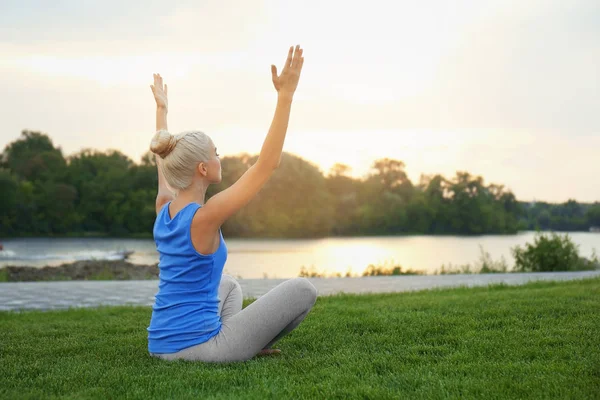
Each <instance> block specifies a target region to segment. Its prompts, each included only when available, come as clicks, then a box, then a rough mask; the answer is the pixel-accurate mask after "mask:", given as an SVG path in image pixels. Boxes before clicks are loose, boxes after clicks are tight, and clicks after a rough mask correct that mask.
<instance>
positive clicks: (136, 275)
mask: <svg viewBox="0 0 600 400" xmlns="http://www.w3.org/2000/svg"><path fill="white" fill-rule="evenodd" d="M158 272H159V270H158V264H154V265H138V264H131V263H129V262H127V261H122V260H119V261H103V260H86V261H76V262H73V263H68V264H62V265H59V266H46V267H42V268H36V267H26V266H12V265H10V266H7V267H3V268H0V281H5V282H32V281H64V280H74V281H81V280H144V279H158Z"/></svg>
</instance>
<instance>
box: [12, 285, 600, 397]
mask: <svg viewBox="0 0 600 400" xmlns="http://www.w3.org/2000/svg"><path fill="white" fill-rule="evenodd" d="M250 302H251V300H245V302H244V306H246V305H247V304H248V303H250ZM598 304H600V278H593V279H584V280H576V281H566V282H530V283H528V284H525V285H523V286H507V285H493V286H489V287H479V288H459V289H434V290H427V291H420V292H406V293H395V294H379V295H337V296H332V297H320V298H319V299H318V300H317V303H316V304H315V307H314V309H313V310H312V312H311V313H310V314H309V315H308V316H307V318H306V319H305V321H304V322H303V324H302V325H301V326H300V327H299V328H298V329H297V330H296V331H294V332H292V333H291V334H290V335H288V336H287V337H285V338H283V339H282V340H281V341H280V342H279V343H278V346H275V347H279V348H281V349H282V351H283V353H282V354H281V355H280V356H273V357H270V358H254V359H252V360H250V361H248V362H245V363H232V364H203V363H194V362H186V361H177V362H174V363H169V362H165V361H162V360H158V359H154V358H151V357H150V356H149V355H148V353H147V341H146V340H147V339H146V338H147V333H146V327H147V326H148V323H149V320H150V315H151V309H150V308H149V307H101V308H97V309H79V310H68V311H52V312H36V311H32V312H22V313H9V312H1V313H0V334H1V335H2V340H1V341H0V359H1V360H2V362H0V398H48V397H54V396H56V397H65V398H100V399H105V398H139V399H148V398H190V399H191V398H193V399H196V398H234V397H241V398H255V399H262V398H331V397H344V398H346V397H348V398H403V397H410V398H426V399H431V398H507V399H513V398H594V397H596V398H597V396H598V394H599V393H600V392H599V388H600V335H599V334H598V332H600V313H599V312H598Z"/></svg>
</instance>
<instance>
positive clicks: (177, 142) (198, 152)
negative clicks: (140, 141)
mask: <svg viewBox="0 0 600 400" xmlns="http://www.w3.org/2000/svg"><path fill="white" fill-rule="evenodd" d="M210 143H211V139H210V137H209V136H208V135H207V134H205V133H204V132H200V131H186V132H181V133H179V134H178V135H171V134H170V133H169V132H168V131H167V130H165V129H161V130H158V131H157V132H156V134H155V135H154V137H153V138H152V142H151V143H150V151H152V152H153V153H154V154H157V155H158V156H160V158H162V160H163V161H162V162H161V163H160V168H161V170H162V172H163V175H164V176H165V179H166V180H167V183H168V184H169V186H170V187H171V188H172V189H173V190H175V191H177V192H178V191H180V190H183V189H186V188H187V187H189V186H190V185H191V184H192V179H193V178H194V170H195V169H196V166H197V165H198V163H199V162H207V161H208V160H210V159H211V153H212V146H211V144H210Z"/></svg>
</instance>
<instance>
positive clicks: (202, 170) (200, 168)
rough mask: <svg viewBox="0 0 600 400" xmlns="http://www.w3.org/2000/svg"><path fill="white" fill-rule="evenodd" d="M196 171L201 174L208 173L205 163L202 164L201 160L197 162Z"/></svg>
mask: <svg viewBox="0 0 600 400" xmlns="http://www.w3.org/2000/svg"><path fill="white" fill-rule="evenodd" d="M198 172H199V173H200V175H202V176H206V175H208V170H207V169H206V165H204V163H203V162H201V163H199V164H198Z"/></svg>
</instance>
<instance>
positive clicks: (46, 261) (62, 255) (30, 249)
mask: <svg viewBox="0 0 600 400" xmlns="http://www.w3.org/2000/svg"><path fill="white" fill-rule="evenodd" d="M569 236H570V237H571V239H572V240H573V242H574V243H575V244H577V245H579V252H580V255H582V256H584V257H589V256H591V255H592V250H593V249H594V248H595V249H596V251H597V252H598V253H600V234H598V233H589V232H575V233H569ZM534 237H535V232H521V233H519V234H517V235H488V236H471V237H466V236H423V235H414V236H381V237H353V238H337V237H331V238H322V239H304V240H297V239H229V238H227V237H225V241H226V243H227V248H228V250H229V252H228V256H227V263H226V264H225V268H224V273H226V274H230V275H233V276H235V277H242V278H264V277H268V278H293V277H297V276H298V275H299V273H300V270H301V268H303V267H304V268H306V269H307V270H311V269H314V270H315V272H318V273H324V274H325V275H326V276H332V275H335V274H337V273H339V274H341V275H342V276H345V275H346V273H347V272H348V271H350V272H351V274H352V275H362V273H363V272H364V271H365V269H366V268H367V267H368V266H369V264H375V265H377V266H383V267H385V268H390V267H392V266H397V265H400V266H401V267H402V270H404V271H406V270H407V269H414V270H424V271H425V272H426V273H433V272H434V271H435V270H439V269H440V267H441V266H442V264H445V265H446V266H448V264H452V265H453V266H458V265H463V264H467V263H470V264H474V263H475V262H477V261H478V260H479V257H480V246H481V247H483V249H484V251H486V252H489V253H490V256H491V258H492V260H494V261H499V260H500V258H501V257H504V258H505V260H506V262H507V264H508V266H509V268H512V266H513V263H514V259H513V257H512V254H511V248H513V247H514V246H516V245H520V246H523V245H525V243H533V241H534ZM2 242H3V244H4V250H3V251H0V266H5V265H30V266H36V267H42V266H45V265H59V264H62V263H65V262H72V261H76V260H81V259H90V258H96V259H122V258H123V254H122V252H123V251H126V250H129V251H133V253H132V254H131V256H130V257H129V258H128V261H130V262H132V263H135V264H155V263H157V262H158V253H157V252H156V247H155V244H154V241H153V240H152V239H91V238H79V239H47V238H44V239H41V238H40V239H31V238H27V239H25V238H24V239H3V240H2Z"/></svg>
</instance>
